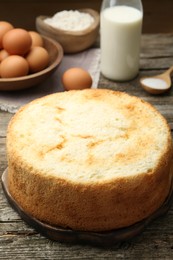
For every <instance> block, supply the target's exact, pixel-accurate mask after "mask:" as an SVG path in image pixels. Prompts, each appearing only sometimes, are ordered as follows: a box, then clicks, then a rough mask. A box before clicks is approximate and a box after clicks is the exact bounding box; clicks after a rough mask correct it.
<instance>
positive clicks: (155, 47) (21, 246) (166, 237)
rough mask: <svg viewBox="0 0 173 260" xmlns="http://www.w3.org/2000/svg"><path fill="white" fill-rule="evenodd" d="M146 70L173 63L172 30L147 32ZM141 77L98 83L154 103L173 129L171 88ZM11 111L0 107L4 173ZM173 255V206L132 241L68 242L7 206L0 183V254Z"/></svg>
mask: <svg viewBox="0 0 173 260" xmlns="http://www.w3.org/2000/svg"><path fill="white" fill-rule="evenodd" d="M140 64H141V66H140V67H141V69H140V73H139V77H141V76H142V75H153V74H157V73H161V72H162V71H164V70H165V69H167V68H168V67H169V66H171V65H172V64H173V34H167V35H158V34H157V35H143V37H142V51H141V60H140ZM139 77H137V78H136V79H134V80H133V81H131V82H127V83H121V84H120V83H115V82H111V81H108V80H107V79H105V78H103V77H102V76H101V77H100V82H99V87H100V88H110V89H114V90H120V91H126V92H128V93H130V94H133V95H136V96H139V97H141V98H143V99H144V100H146V101H148V102H150V103H152V104H153V105H154V106H155V107H156V108H157V109H158V110H159V111H160V112H161V113H162V114H163V115H164V116H165V117H166V119H167V120H168V123H169V124H170V127H171V129H172V130H173V91H172V90H170V91H169V92H168V93H166V94H164V95H162V96H152V95H150V94H148V93H146V92H145V91H144V90H143V89H141V87H140V85H139ZM11 117H12V114H9V113H7V112H2V111H1V112H0V176H1V175H2V173H3V171H4V170H5V169H6V167H7V161H6V153H5V142H6V129H7V124H8V122H9V120H10V118H11ZM156 258H157V259H173V206H172V207H171V208H170V210H169V211H168V213H167V214H166V215H164V216H163V217H160V218H159V219H157V220H155V221H154V222H152V223H151V224H150V225H149V226H148V227H147V228H146V229H145V231H144V232H143V233H142V234H141V235H139V236H137V237H136V238H134V239H133V240H131V241H126V242H121V243H117V244H116V245H115V246H114V247H113V248H110V249H103V248H98V247H92V246H88V245H85V246H82V245H68V244H61V243H58V242H53V241H50V240H48V239H46V238H45V237H43V236H42V235H40V234H38V233H37V232H36V231H35V230H33V229H32V228H31V227H29V226H28V225H27V224H25V223H24V222H23V221H22V220H21V218H20V217H19V216H18V215H17V213H16V212H14V210H13V209H12V208H11V207H10V206H9V204H8V202H7V200H6V198H5V196H4V193H3V191H2V188H1V185H0V259H3V260H5V259H8V260H11V259H18V260H19V259H25V260H26V259H156Z"/></svg>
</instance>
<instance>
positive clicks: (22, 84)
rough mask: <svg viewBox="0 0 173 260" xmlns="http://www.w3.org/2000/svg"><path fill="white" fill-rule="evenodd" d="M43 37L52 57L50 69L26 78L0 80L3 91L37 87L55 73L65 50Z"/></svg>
mask: <svg viewBox="0 0 173 260" xmlns="http://www.w3.org/2000/svg"><path fill="white" fill-rule="evenodd" d="M42 37H43V41H44V48H45V49H46V50H47V51H48V53H49V56H50V62H49V65H48V67H46V68H45V69H44V70H42V71H40V72H37V73H33V74H29V75H27V76H24V77H16V78H0V90H1V91H14V90H20V89H26V88H29V87H32V86H35V85H37V84H39V83H41V82H43V81H44V80H45V79H47V78H48V77H49V76H50V75H51V74H52V73H53V72H54V71H55V69H56V68H57V67H58V65H59V64H60V63H61V60H62V58H63V48H62V46H61V45H60V44H59V43H57V42H56V41H54V40H52V39H50V38H48V37H45V36H42Z"/></svg>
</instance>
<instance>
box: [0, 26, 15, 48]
mask: <svg viewBox="0 0 173 260" xmlns="http://www.w3.org/2000/svg"><path fill="white" fill-rule="evenodd" d="M13 28H14V27H13V25H12V24H11V23H8V22H6V21H0V49H2V48H3V46H2V39H3V37H4V35H5V34H6V33H7V32H8V31H10V30H12V29H13Z"/></svg>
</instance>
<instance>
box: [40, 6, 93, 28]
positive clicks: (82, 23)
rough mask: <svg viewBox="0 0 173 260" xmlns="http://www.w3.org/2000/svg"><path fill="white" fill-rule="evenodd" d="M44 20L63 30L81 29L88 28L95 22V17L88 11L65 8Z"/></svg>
mask: <svg viewBox="0 0 173 260" xmlns="http://www.w3.org/2000/svg"><path fill="white" fill-rule="evenodd" d="M44 22H45V23H47V24H49V25H51V26H52V27H55V28H58V29H62V30H68V31H80V30H84V29H87V28H88V27H89V26H90V25H91V24H92V23H93V22H94V18H93V17H92V16H91V15H90V14H88V13H84V12H79V11H77V10H69V11H67V10H64V11H61V12H58V13H56V14H55V15H54V16H52V17H51V18H46V19H45V20H44Z"/></svg>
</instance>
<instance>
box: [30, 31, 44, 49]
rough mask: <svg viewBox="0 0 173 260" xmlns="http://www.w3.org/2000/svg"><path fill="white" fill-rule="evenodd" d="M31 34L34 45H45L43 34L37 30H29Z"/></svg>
mask: <svg viewBox="0 0 173 260" xmlns="http://www.w3.org/2000/svg"><path fill="white" fill-rule="evenodd" d="M29 34H30V36H31V38H32V46H41V47H43V38H42V37H41V35H40V34H39V33H37V32H35V31H29Z"/></svg>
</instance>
